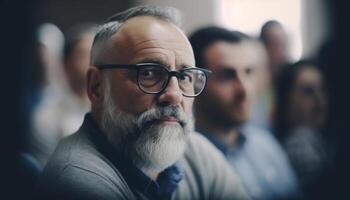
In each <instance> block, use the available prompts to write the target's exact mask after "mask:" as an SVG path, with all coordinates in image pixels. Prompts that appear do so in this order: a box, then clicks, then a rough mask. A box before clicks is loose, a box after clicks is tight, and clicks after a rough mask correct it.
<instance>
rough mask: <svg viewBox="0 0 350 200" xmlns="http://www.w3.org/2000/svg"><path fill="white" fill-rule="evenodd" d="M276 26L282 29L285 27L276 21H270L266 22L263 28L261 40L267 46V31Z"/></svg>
mask: <svg viewBox="0 0 350 200" xmlns="http://www.w3.org/2000/svg"><path fill="white" fill-rule="evenodd" d="M274 26H278V27H281V28H282V27H283V26H282V24H281V23H280V22H279V21H276V20H269V21H267V22H265V23H264V25H263V26H262V27H261V31H260V36H259V38H260V40H261V41H262V42H263V43H264V44H266V43H267V42H268V37H267V35H266V33H267V31H268V30H269V29H270V28H272V27H274Z"/></svg>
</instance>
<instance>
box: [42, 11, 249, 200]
mask: <svg viewBox="0 0 350 200" xmlns="http://www.w3.org/2000/svg"><path fill="white" fill-rule="evenodd" d="M177 13H178V12H177V11H176V10H175V9H173V8H163V7H155V6H139V7H134V8H130V9H128V10H126V11H124V12H122V13H118V14H117V15H115V16H114V17H112V18H111V19H110V21H109V22H108V23H106V24H104V25H102V26H101V28H100V30H99V31H98V32H97V34H96V36H95V39H94V43H93V47H92V51H91V65H92V67H91V68H90V69H89V71H88V84H87V91H88V96H89V99H90V101H91V113H89V114H87V115H86V117H85V119H84V123H83V125H82V127H81V128H80V129H79V131H78V132H77V133H76V134H73V135H71V136H69V137H67V138H66V139H63V140H62V141H61V143H60V144H59V145H58V147H57V150H56V151H55V153H54V155H53V156H52V157H51V159H50V161H49V163H48V164H47V166H46V168H45V170H44V173H43V177H42V179H41V182H40V185H39V187H38V189H39V191H38V192H39V195H40V196H42V197H43V198H44V199H246V198H247V196H246V194H245V193H244V190H243V189H242V187H241V185H240V184H239V179H237V177H236V176H235V174H234V173H233V171H232V170H231V169H230V167H229V165H228V163H227V162H226V161H225V159H224V157H223V156H222V154H220V152H219V151H218V150H217V149H216V148H215V147H214V146H213V145H212V144H210V142H208V141H207V140H206V139H205V138H204V137H203V136H201V135H199V134H197V133H195V132H194V131H193V123H194V122H193V119H192V103H193V97H196V96H198V95H199V94H200V93H201V92H202V91H203V89H204V88H205V85H206V80H207V76H208V73H210V72H209V71H208V70H204V69H199V68H196V67H194V66H195V62H194V56H193V51H192V48H191V45H190V43H189V41H188V39H187V38H186V36H185V34H184V33H183V32H182V31H181V30H180V29H179V27H178V25H177V23H178V21H179V16H178V14H177Z"/></svg>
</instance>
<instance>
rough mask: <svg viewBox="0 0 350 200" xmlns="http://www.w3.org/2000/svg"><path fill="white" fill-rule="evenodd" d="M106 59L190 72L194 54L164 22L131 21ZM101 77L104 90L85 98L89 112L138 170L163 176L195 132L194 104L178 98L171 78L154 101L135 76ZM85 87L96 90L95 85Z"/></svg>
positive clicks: (121, 72)
mask: <svg viewBox="0 0 350 200" xmlns="http://www.w3.org/2000/svg"><path fill="white" fill-rule="evenodd" d="M105 57H106V59H105V63H109V64H112V63H114V64H136V63H144V62H155V63H160V64H163V65H164V66H166V67H167V68H168V69H169V70H179V69H181V68H183V67H185V66H194V55H193V52H192V48H191V46H190V44H189V42H188V40H187V38H186V36H185V35H184V34H183V32H182V31H180V30H179V29H178V28H177V27H176V26H174V25H172V24H170V23H168V22H164V21H161V20H158V19H156V18H153V17H145V16H143V17H135V18H133V19H130V20H129V21H127V22H126V23H125V24H124V25H123V26H122V27H121V28H120V30H119V32H118V33H117V34H116V35H114V36H113V37H112V41H111V50H110V51H109V53H108V55H106V56H105ZM103 72H106V73H107V74H105V76H107V81H101V83H100V84H101V85H102V86H98V87H97V89H96V90H95V91H93V92H90V94H89V97H90V99H91V101H92V104H93V105H92V106H93V107H95V108H99V109H100V113H101V114H100V115H101V119H100V121H101V126H102V127H101V128H102V129H103V130H104V131H105V132H106V134H107V137H108V139H109V141H111V142H112V143H113V144H114V145H115V146H119V147H120V146H125V148H124V151H125V153H126V154H127V156H128V157H129V158H131V159H132V160H133V162H134V163H135V164H136V166H138V167H139V168H141V169H144V170H151V171H152V170H156V171H161V170H163V169H164V168H166V167H168V166H170V165H171V164H173V163H175V162H176V160H178V159H179V157H180V156H181V155H182V153H183V152H184V149H185V144H186V139H187V136H188V134H189V133H190V132H191V130H192V129H193V121H192V112H191V111H192V103H193V98H188V97H184V96H183V95H182V91H181V89H180V88H179V85H178V80H177V78H175V77H172V78H171V80H170V82H169V84H168V86H167V88H166V89H165V91H164V92H163V93H161V94H158V95H153V94H146V93H144V92H142V91H141V90H140V89H139V87H138V85H137V79H136V70H129V69H110V70H108V71H103ZM89 74H91V77H93V76H95V78H96V79H98V78H97V77H98V76H103V75H101V72H100V71H96V69H91V70H90V71H89ZM92 74H94V75H92ZM89 76H90V75H89ZM100 78H101V77H100ZM91 79H94V78H91ZM89 82H91V86H92V85H94V83H93V82H94V81H93V80H90V81H89ZM97 85H99V84H97ZM101 94H102V97H101Z"/></svg>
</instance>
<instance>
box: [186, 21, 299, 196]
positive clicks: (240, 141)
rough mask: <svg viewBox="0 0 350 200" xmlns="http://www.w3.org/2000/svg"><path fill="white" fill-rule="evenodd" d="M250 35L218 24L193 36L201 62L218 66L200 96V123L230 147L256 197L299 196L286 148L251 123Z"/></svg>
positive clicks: (222, 146)
mask: <svg viewBox="0 0 350 200" xmlns="http://www.w3.org/2000/svg"><path fill="white" fill-rule="evenodd" d="M249 41H250V38H249V37H248V36H246V35H244V34H243V33H240V32H232V31H229V30H226V29H223V28H218V27H208V28H204V29H201V30H198V31H197V32H195V33H193V34H192V35H191V36H190V42H191V44H192V47H193V50H194V54H195V58H196V63H197V65H198V66H201V67H205V68H206V69H209V70H211V71H212V72H213V73H212V76H211V78H210V79H209V80H208V85H207V89H206V90H205V91H204V93H203V95H202V96H200V97H198V98H197V99H196V101H195V117H196V129H197V130H198V131H199V132H200V133H202V134H204V135H205V136H206V137H207V138H208V139H209V140H211V142H212V143H213V144H215V145H216V147H217V148H218V149H219V150H221V151H222V152H223V153H224V155H225V156H226V158H227V160H228V161H229V162H230V164H231V165H232V167H233V169H235V170H236V171H237V173H238V175H239V176H240V178H241V180H242V182H243V185H244V186H245V189H246V190H247V191H248V193H249V195H250V196H251V197H252V198H253V199H288V198H295V197H296V195H297V183H296V178H295V176H294V173H293V171H292V169H291V167H290V165H289V162H288V159H287V156H286V155H285V152H284V151H283V150H282V148H281V147H280V146H279V144H278V142H277V141H276V140H275V139H274V137H273V136H272V135H271V133H269V132H266V131H264V130H261V129H257V128H255V127H251V126H245V123H246V122H247V121H248V119H249V117H250V112H251V98H252V93H253V85H254V80H253V78H254V72H255V68H256V61H255V60H254V59H253V58H252V55H253V54H254V52H252V48H251V46H250V45H251V44H250V42H249Z"/></svg>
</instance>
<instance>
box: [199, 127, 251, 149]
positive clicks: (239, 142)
mask: <svg viewBox="0 0 350 200" xmlns="http://www.w3.org/2000/svg"><path fill="white" fill-rule="evenodd" d="M243 129H244V126H241V127H239V128H238V129H237V130H238V138H237V145H236V146H235V147H234V148H233V147H230V146H229V145H227V144H225V143H224V142H222V141H220V140H219V139H218V138H217V137H216V136H215V134H214V133H211V132H209V131H206V130H204V129H201V128H197V130H196V131H197V132H199V133H201V134H202V135H204V136H205V137H206V138H207V139H208V140H209V141H211V142H212V143H213V144H214V146H216V148H218V149H219V150H220V151H221V152H222V153H223V154H224V155H225V156H227V155H228V154H229V153H230V152H232V151H235V152H237V151H239V150H240V149H241V148H242V147H243V146H244V144H245V142H246V136H245V135H244V131H243Z"/></svg>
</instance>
